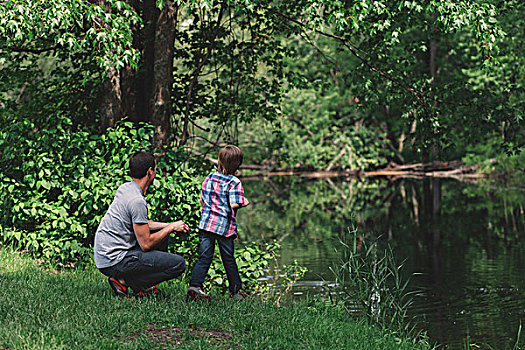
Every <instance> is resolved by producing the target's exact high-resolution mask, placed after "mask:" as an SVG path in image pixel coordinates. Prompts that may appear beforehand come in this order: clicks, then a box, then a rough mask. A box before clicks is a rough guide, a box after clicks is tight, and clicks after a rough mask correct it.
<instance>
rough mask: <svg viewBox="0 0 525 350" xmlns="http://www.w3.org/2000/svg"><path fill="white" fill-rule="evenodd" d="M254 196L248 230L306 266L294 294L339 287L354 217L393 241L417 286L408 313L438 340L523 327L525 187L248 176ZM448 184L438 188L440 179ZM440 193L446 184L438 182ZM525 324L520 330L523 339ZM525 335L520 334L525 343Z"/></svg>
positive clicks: (486, 340)
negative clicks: (337, 269)
mask: <svg viewBox="0 0 525 350" xmlns="http://www.w3.org/2000/svg"><path fill="white" fill-rule="evenodd" d="M243 183H244V187H245V191H246V196H247V197H248V198H249V199H250V201H251V202H252V206H251V207H248V208H246V209H243V210H241V211H239V214H238V222H239V230H240V234H241V239H242V240H244V239H247V240H252V241H260V240H264V241H271V240H278V241H280V242H281V244H282V252H281V254H282V255H281V257H280V262H279V264H280V265H281V266H282V265H283V264H290V263H293V262H294V260H297V262H298V263H300V264H301V265H304V266H306V267H308V272H307V274H306V275H305V278H304V279H303V280H302V281H300V282H299V283H297V285H295V286H294V289H293V295H294V297H297V298H300V297H302V296H304V295H305V294H306V293H309V294H310V295H312V294H313V295H323V293H326V291H327V289H330V288H333V285H334V276H333V274H332V273H331V271H330V269H329V268H330V267H331V266H336V265H337V264H338V263H339V261H340V258H341V255H342V247H341V244H340V240H341V239H344V237H345V236H346V235H347V233H348V230H349V228H351V227H352V226H356V227H357V229H358V232H359V233H360V234H361V235H363V236H365V239H367V238H368V239H370V238H375V237H379V240H380V243H381V245H382V246H385V245H387V244H389V245H390V246H391V247H392V248H393V250H394V253H395V255H396V259H397V260H398V261H400V262H401V261H405V267H404V270H403V271H404V273H405V275H406V276H409V275H411V274H412V273H414V272H417V273H421V275H418V276H414V277H412V282H411V285H410V286H411V288H412V289H418V290H424V294H423V295H422V296H418V297H416V299H415V304H414V306H413V307H412V308H411V309H410V310H409V311H410V315H411V316H412V317H413V318H414V320H415V321H417V327H418V328H419V329H422V330H425V331H426V332H427V334H428V336H429V338H430V340H431V341H432V342H433V343H438V344H441V346H442V347H444V348H449V349H464V348H465V344H466V341H467V339H468V341H469V342H470V344H474V345H477V346H479V347H480V348H494V349H505V348H512V347H513V346H514V344H515V343H516V338H517V335H518V329H519V326H520V323H523V324H524V327H525V278H524V277H525V240H524V238H525V215H524V205H525V190H524V189H519V188H512V189H509V188H507V189H506V188H501V187H499V188H498V187H494V185H491V186H487V185H479V184H466V183H461V182H458V181H455V180H450V181H445V180H441V184H433V183H432V180H428V181H426V182H425V181H422V180H411V181H410V180H398V181H395V182H392V181H389V180H387V179H366V180H355V179H338V180H334V179H332V180H323V179H315V180H312V179H305V178H297V177H282V178H279V177H277V178H276V177H272V178H271V179H265V180H245V181H243ZM433 187H434V188H435V189H440V190H441V195H440V196H436V195H434V192H432V188H433ZM437 193H438V194H439V192H437ZM524 337H525V330H524V331H523V332H522V337H521V338H522V341H521V343H522V342H523V338H524ZM521 343H520V344H521Z"/></svg>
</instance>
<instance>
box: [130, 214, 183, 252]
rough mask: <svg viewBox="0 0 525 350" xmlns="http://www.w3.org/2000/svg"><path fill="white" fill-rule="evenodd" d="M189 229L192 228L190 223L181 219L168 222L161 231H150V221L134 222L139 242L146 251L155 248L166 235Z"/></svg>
mask: <svg viewBox="0 0 525 350" xmlns="http://www.w3.org/2000/svg"><path fill="white" fill-rule="evenodd" d="M156 224H164V223H156ZM189 229H190V228H189V227H188V225H186V224H185V223H184V222H182V221H180V220H179V221H176V222H172V223H170V224H166V226H165V227H163V228H162V229H161V230H160V231H157V232H153V233H151V232H150V226H149V222H148V223H147V224H133V230H134V231H135V236H136V237H137V242H138V243H139V246H140V248H141V249H142V250H143V251H145V252H147V251H149V250H151V248H153V247H154V246H155V245H157V243H159V242H160V241H162V240H163V239H164V238H166V236H167V235H169V234H170V233H171V232H174V231H177V232H188V231H189Z"/></svg>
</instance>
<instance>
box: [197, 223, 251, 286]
mask: <svg viewBox="0 0 525 350" xmlns="http://www.w3.org/2000/svg"><path fill="white" fill-rule="evenodd" d="M234 239H235V236H232V237H223V236H219V235H216V234H214V233H210V232H207V231H204V230H200V232H199V246H200V247H199V248H200V255H199V260H198V261H197V263H196V264H195V268H194V269H193V274H192V275H191V281H190V286H192V287H201V288H202V284H203V283H204V279H205V278H206V274H207V273H208V270H209V269H210V265H211V262H212V259H213V253H214V251H215V241H217V243H218V244H219V251H220V253H221V259H222V264H223V265H224V268H225V269H226V276H228V288H229V289H230V293H232V294H235V293H237V292H238V291H239V290H240V289H241V287H242V283H241V276H239V269H238V268H237V262H236V261H235V257H234V247H233V240H234Z"/></svg>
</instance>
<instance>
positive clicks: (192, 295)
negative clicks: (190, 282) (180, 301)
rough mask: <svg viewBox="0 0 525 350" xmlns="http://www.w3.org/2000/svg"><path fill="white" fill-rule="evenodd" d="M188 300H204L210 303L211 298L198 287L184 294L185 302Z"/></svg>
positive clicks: (191, 288)
mask: <svg viewBox="0 0 525 350" xmlns="http://www.w3.org/2000/svg"><path fill="white" fill-rule="evenodd" d="M188 300H204V301H211V297H210V296H209V295H208V294H206V293H204V291H203V290H202V289H201V288H200V287H190V288H188V292H187V293H186V301H188Z"/></svg>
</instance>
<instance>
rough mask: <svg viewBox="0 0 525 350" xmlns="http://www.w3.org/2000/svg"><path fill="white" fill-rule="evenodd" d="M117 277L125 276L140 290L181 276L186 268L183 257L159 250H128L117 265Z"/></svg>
mask: <svg viewBox="0 0 525 350" xmlns="http://www.w3.org/2000/svg"><path fill="white" fill-rule="evenodd" d="M114 270H116V271H115V272H116V273H115V276H114V277H116V278H123V279H124V280H125V281H126V284H127V285H128V286H129V287H131V289H133V291H135V292H136V293H137V292H140V291H144V290H145V289H147V288H149V287H152V286H154V285H157V284H158V283H161V282H164V281H167V280H171V279H174V278H177V277H179V276H180V275H181V274H182V273H183V272H184V271H185V270H186V261H185V260H184V258H183V257H181V256H179V255H175V254H170V253H166V252H162V251H158V250H151V251H148V252H143V251H142V250H141V249H136V250H132V251H130V252H128V254H126V256H125V257H124V259H123V260H122V261H121V262H120V263H119V264H117V265H116V266H115V269H114Z"/></svg>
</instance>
